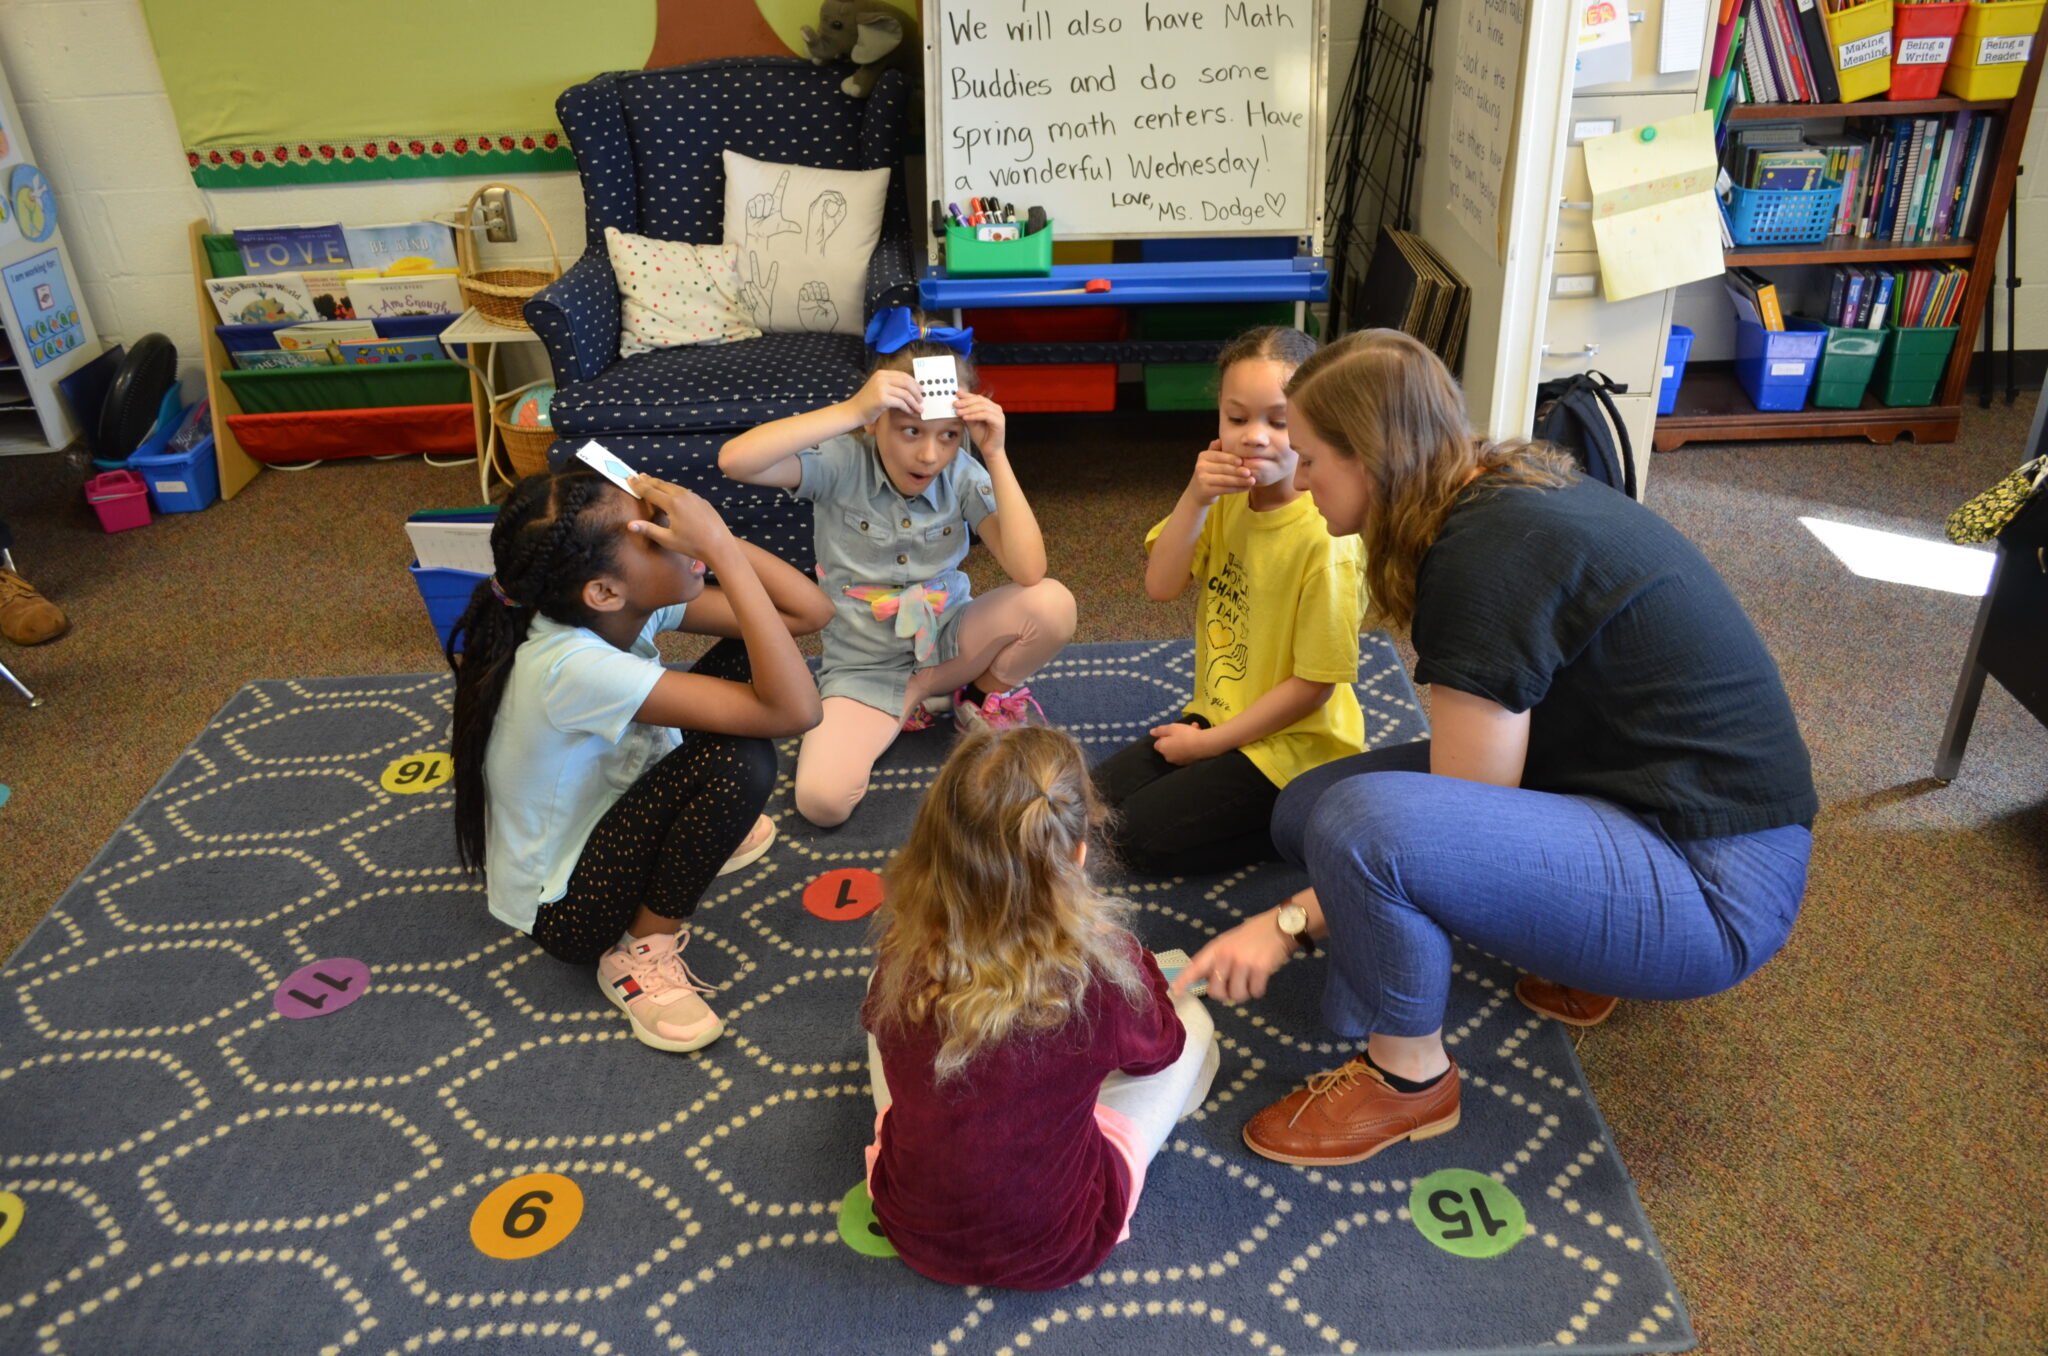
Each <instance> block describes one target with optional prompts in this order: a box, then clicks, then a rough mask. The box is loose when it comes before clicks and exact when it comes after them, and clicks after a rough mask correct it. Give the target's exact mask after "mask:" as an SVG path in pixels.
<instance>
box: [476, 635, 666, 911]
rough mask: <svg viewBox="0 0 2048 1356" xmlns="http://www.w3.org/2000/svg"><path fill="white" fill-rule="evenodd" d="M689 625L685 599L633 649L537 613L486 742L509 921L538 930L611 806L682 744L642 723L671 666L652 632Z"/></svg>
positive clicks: (487, 869)
mask: <svg viewBox="0 0 2048 1356" xmlns="http://www.w3.org/2000/svg"><path fill="white" fill-rule="evenodd" d="M682 621H683V609H682V607H681V605H677V606H675V607H665V608H662V609H661V610H660V611H658V612H656V613H655V614H654V615H653V616H651V617H649V618H648V619H647V625H646V626H645V627H644V628H642V629H641V632H640V634H639V636H638V637H636V638H635V639H634V641H633V646H632V648H631V649H629V650H621V649H619V648H618V647H617V646H616V645H613V644H612V643H611V642H610V641H608V640H606V639H605V638H604V637H603V636H600V635H598V634H597V633H596V632H595V631H592V630H590V629H589V628H588V627H582V626H564V625H562V624H561V623H560V622H557V621H552V620H550V619H549V618H547V617H543V616H540V615H538V614H536V615H535V617H534V619H533V623H532V625H530V626H529V627H528V628H527V631H526V639H525V640H524V641H522V642H521V643H520V646H519V649H518V650H517V651H516V652H515V653H514V655H513V658H512V674H511V676H510V677H509V678H508V679H507V680H506V683H505V697H504V700H503V701H502V702H500V703H499V705H498V715H497V719H496V720H495V721H494V722H492V725H491V739H490V743H489V744H488V745H486V746H485V749H484V785H485V787H486V789H487V791H488V793H489V794H488V797H487V800H486V804H485V809H484V884H485V888H486V889H487V891H488V892H489V895H490V903H491V913H492V915H493V916H495V917H496V918H497V919H498V920H499V921H500V922H503V923H505V924H508V925H509V926H511V927H515V928H518V929H519V930H520V931H521V932H532V931H533V920H534V916H535V915H536V914H537V913H539V911H540V906H541V905H542V904H546V903H550V902H552V901H554V900H557V899H560V898H561V897H562V895H563V894H564V893H565V892H566V891H567V890H568V888H569V876H570V874H571V873H572V872H574V871H575V869H576V861H577V859H578V858H579V857H581V856H582V855H583V845H584V843H585V842H586V841H588V839H589V838H590V831H591V830H592V829H594V828H596V827H597V821H598V820H600V819H602V818H604V812H605V811H607V810H609V809H611V808H612V805H613V804H614V803H615V802H616V801H617V800H618V798H619V797H620V796H621V795H623V794H625V791H626V788H628V787H630V786H631V785H632V784H633V783H634V782H636V781H638V780H639V779H640V774H642V773H643V772H645V771H647V769H648V768H650V767H653V766H654V765H655V764H656V763H658V762H660V761H661V760H662V759H663V758H665V757H667V756H668V755H669V753H670V752H671V751H672V750H674V749H675V748H676V747H677V746H678V745H679V744H681V743H682V742H683V736H682V732H681V731H679V730H677V729H675V728H673V727H671V726H667V725H643V724H641V723H640V722H639V721H636V720H634V719H633V715H634V713H635V712H637V711H638V710H639V709H640V707H641V704H642V703H644V702H645V701H646V700H647V694H648V693H650V692H652V691H654V685H655V684H656V683H657V682H659V681H660V680H661V675H662V673H663V672H664V671H665V670H664V668H663V665H662V662H661V652H660V651H659V650H657V649H656V648H655V646H654V637H655V636H656V635H658V634H659V633H661V632H663V631H673V630H675V629H676V628H677V627H678V626H680V625H682Z"/></svg>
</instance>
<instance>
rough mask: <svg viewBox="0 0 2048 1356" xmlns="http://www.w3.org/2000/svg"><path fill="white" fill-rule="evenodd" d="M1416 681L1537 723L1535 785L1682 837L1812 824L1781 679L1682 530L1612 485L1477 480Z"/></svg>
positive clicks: (1423, 628)
mask: <svg viewBox="0 0 2048 1356" xmlns="http://www.w3.org/2000/svg"><path fill="white" fill-rule="evenodd" d="M1415 593H1416V598H1415V624H1414V640H1415V649H1416V651H1417V654H1418V656H1419V662H1418V663H1417V665H1416V669H1415V677H1416V681H1417V682H1423V683H1441V684H1442V685H1444V686H1445V687H1450V688H1455V689H1457V690H1458V691H1460V692H1466V693H1470V694H1471V695H1473V696H1476V697H1484V698H1486V699H1487V700H1489V701H1494V702H1498V703H1499V704H1500V705H1502V706H1504V707H1506V708H1507V709H1508V710H1510V711H1528V712H1531V715H1530V719H1529V755H1528V760H1527V763H1526V764H1525V766H1524V768H1523V772H1522V785H1523V786H1525V787H1528V788H1530V789H1531V790H1537V791H1555V792H1559V793H1563V794H1567V795H1583V796H1598V797H1601V798H1602V799H1605V800H1610V801H1613V802H1615V803H1616V804H1619V805H1621V806H1624V807H1626V808H1627V809H1630V810H1634V811H1637V812H1638V813H1641V814H1644V815H1648V816H1650V817H1651V818H1653V819H1655V820H1656V821H1657V822H1658V823H1659V824H1660V825H1661V826H1662V827H1663V829H1664V831H1665V832H1667V833H1669V834H1670V835H1671V836H1672V837H1674V838H1717V837H1722V836H1726V835H1730V834H1738V833H1753V832H1756V831H1758V830H1762V829H1773V828H1778V827H1780V826H1783V825H1786V824H1806V825H1811V824H1812V822H1813V817H1814V814H1815V812H1816V811H1817V810H1818V809H1819V801H1818V799H1817V797H1816V796H1815V795H1814V790H1813V767H1812V764H1811V762H1810V761H1809V759H1808V757H1807V752H1806V744H1805V742H1804V741H1803V740H1802V739H1801V738H1800V737H1799V726H1798V723H1797V722H1796V721H1795V720H1794V718H1793V715H1792V704H1791V702H1790V701H1789V700H1788V699H1787V698H1786V696H1785V688H1784V684H1783V683H1782V682H1780V680H1779V678H1778V666H1777V665H1776V663H1774V662H1773V661H1772V659H1771V656H1770V654H1769V652H1768V651H1766V650H1765V649H1764V644H1763V641H1762V639H1761V638H1760V637H1759V636H1758V635H1757V633H1756V629H1755V628H1754V627H1752V626H1751V625H1750V623H1749V618H1748V617H1746V616H1744V615H1743V612H1742V608H1741V605H1740V604H1738V603H1737V602H1736V601H1735V597H1734V595H1733V594H1731V593H1730V592H1729V591H1728V586H1727V584H1725V583H1724V582H1722V579H1721V576H1720V575H1719V574H1717V573H1715V571H1714V567H1713V566H1711V565H1709V564H1708V563H1707V560H1706V557H1704V556H1702V555H1701V554H1700V553H1699V551H1698V550H1697V549H1695V548H1694V546H1693V545H1692V543H1691V542H1689V541H1687V540H1686V539H1685V538H1684V537H1682V536H1680V535H1679V533H1678V530H1677V529H1676V528H1674V527H1672V526H1671V525H1670V524H1669V523H1667V522H1665V521H1664V520H1663V519H1662V518H1659V517H1658V516H1657V515H1656V514H1654V513H1652V512H1650V511H1649V510H1648V509H1646V508H1644V507H1643V506H1642V505H1640V504H1638V503H1636V502H1635V501H1634V500H1632V499H1629V498H1628V497H1627V496H1625V495H1622V494H1619V493H1617V492H1615V491H1614V490H1611V489H1609V488H1607V487H1606V486H1605V485H1600V484H1596V483H1595V482H1593V481H1590V480H1584V479H1581V480H1579V481H1576V482H1574V483H1573V484H1571V485H1569V486H1566V487H1564V488H1560V489H1539V488H1536V487H1533V486H1521V485H1488V484H1486V483H1485V479H1484V478H1483V477H1482V479H1481V480H1480V481H1478V482H1475V483H1474V484H1473V486H1472V487H1471V488H1470V489H1468V490H1467V491H1466V492H1465V494H1464V496H1463V497H1462V498H1461V499H1459V500H1458V502H1457V503H1456V504H1455V505H1454V506H1453V507H1452V509H1451V511H1450V513H1449V515H1448V516H1446V517H1445V519H1444V523H1443V527H1442V530H1441V531H1440V532H1439V533H1438V535H1437V539H1436V541H1435V542H1434V543H1433V544H1432V545H1431V546H1430V548H1429V553H1428V554H1427V555H1425V556H1424V557H1423V559H1422V568H1421V569H1420V571H1419V572H1418V573H1417V577H1416V584H1415Z"/></svg>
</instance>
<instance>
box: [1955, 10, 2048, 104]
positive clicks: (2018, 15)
mask: <svg viewBox="0 0 2048 1356" xmlns="http://www.w3.org/2000/svg"><path fill="white" fill-rule="evenodd" d="M2044 6H2048V0H1998V3H1994V4H1982V3H1973V4H1972V5H1971V6H1970V8H1969V11H1968V12H1967V13H1965V14H1964V15H1963V28H1962V31H1961V32H1960V33H1958V34H1956V43H1955V48H1954V50H1953V51H1951V52H1950V54H1949V59H1948V73H1947V74H1945V75H1944V76H1942V78H1941V87H1942V88H1943V89H1944V90H1946V91H1948V92H1949V93H1950V94H1953V95H1955V96H1956V97H1957V98H1959V99H2010V98H2012V97H2013V96H2014V95H2015V94H2018V93H2019V92H2020V76H2022V75H2023V74H2025V73H2026V69H2027V58H2028V57H2030V56H2032V55H2033V53H2034V36H2035V34H2036V32H2038V31H2039V29H2040V27H2041V10H2042V9H2043V7H2044Z"/></svg>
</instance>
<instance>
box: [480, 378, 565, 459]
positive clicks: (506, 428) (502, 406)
mask: <svg viewBox="0 0 2048 1356" xmlns="http://www.w3.org/2000/svg"><path fill="white" fill-rule="evenodd" d="M546 384H547V383H546V382H545V381H535V382H528V383H527V384H526V385H524V386H522V387H520V388H519V389H518V390H516V391H514V392H512V393H511V394H510V395H507V396H502V397H500V398H499V400H498V403H497V404H496V405H493V406H492V407H491V422H492V423H493V424H495V425H497V427H498V441H499V442H500V443H501V444H502V445H503V446H504V448H505V460H506V462H507V463H508V464H510V466H511V467H512V475H511V479H513V480H521V479H524V478H525V477H527V476H532V475H539V474H540V473H541V472H543V471H545V470H547V469H548V449H549V448H550V447H552V446H554V442H555V431H554V430H553V429H552V428H531V427H528V426H526V425H522V424H515V423H513V422H512V413H513V411H514V410H516V409H518V408H519V402H520V401H521V400H523V399H525V397H526V393H527V392H528V391H531V390H532V389H533V388H534V387H536V386H544V385H546Z"/></svg>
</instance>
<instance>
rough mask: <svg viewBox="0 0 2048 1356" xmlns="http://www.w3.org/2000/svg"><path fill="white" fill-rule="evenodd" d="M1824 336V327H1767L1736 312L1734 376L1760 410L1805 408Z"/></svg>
mask: <svg viewBox="0 0 2048 1356" xmlns="http://www.w3.org/2000/svg"><path fill="white" fill-rule="evenodd" d="M1827 337H1828V332H1827V330H1826V329H1819V330H1767V329H1765V328H1764V327H1763V326H1761V325H1759V324H1757V323H1756V322H1755V321H1753V320H1745V319H1743V318H1742V317H1740V316H1737V317H1736V319H1735V379H1736V380H1737V381H1739V382H1741V383H1742V389H1743V390H1744V391H1746V392H1747V393H1748V394H1749V398H1750V400H1752V401H1753V402H1755V404H1756V407H1757V408H1758V409H1760V410H1773V411H1779V412H1783V411H1788V410H1801V409H1805V408H1806V393H1807V391H1808V390H1809V389H1810V388H1811V387H1812V386H1813V373H1814V369H1815V368H1816V367H1817V366H1818V365H1819V361H1820V347H1821V345H1822V344H1823V343H1824V342H1826V340H1827Z"/></svg>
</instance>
